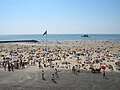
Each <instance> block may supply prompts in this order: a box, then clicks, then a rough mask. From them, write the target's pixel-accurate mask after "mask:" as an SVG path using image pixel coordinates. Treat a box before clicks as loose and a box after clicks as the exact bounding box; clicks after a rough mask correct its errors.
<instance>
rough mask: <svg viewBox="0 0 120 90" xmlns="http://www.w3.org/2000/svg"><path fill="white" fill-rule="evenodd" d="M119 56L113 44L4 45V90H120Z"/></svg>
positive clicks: (119, 45)
mask: <svg viewBox="0 0 120 90" xmlns="http://www.w3.org/2000/svg"><path fill="white" fill-rule="evenodd" d="M119 53H120V42H110V41H59V42H58V41H57V42H56V41H54V42H52V41H51V42H48V43H47V47H46V43H45V42H36V43H32V42H30V43H26V42H22V43H20V42H18V43H1V44H0V63H1V64H0V66H1V68H0V90H28V89H29V90H33V89H35V90H120V86H119V83H120V69H119V67H120V63H119V62H120V55H119ZM73 67H75V73H73V72H74V70H73ZM55 68H57V70H58V71H57V73H58V75H59V78H55V81H56V83H54V82H52V81H51V78H52V76H51V75H52V74H53V73H55ZM42 70H44V77H45V80H42V78H41V77H42V76H41V75H42V72H41V71H42ZM78 71H80V72H78ZM99 71H100V72H99ZM103 71H105V73H106V78H103V75H102V73H103Z"/></svg>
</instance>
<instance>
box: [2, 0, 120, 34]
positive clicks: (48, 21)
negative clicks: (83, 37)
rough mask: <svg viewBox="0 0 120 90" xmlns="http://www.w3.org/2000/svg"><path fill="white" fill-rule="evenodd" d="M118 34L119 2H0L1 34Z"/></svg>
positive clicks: (60, 0) (74, 0) (77, 0)
mask: <svg viewBox="0 0 120 90" xmlns="http://www.w3.org/2000/svg"><path fill="white" fill-rule="evenodd" d="M45 30H47V31H48V33H49V34H120V0H0V34H42V33H44V31H45Z"/></svg>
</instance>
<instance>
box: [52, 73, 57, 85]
mask: <svg viewBox="0 0 120 90" xmlns="http://www.w3.org/2000/svg"><path fill="white" fill-rule="evenodd" d="M51 81H52V82H54V83H57V82H56V81H55V75H54V74H52V78H51Z"/></svg>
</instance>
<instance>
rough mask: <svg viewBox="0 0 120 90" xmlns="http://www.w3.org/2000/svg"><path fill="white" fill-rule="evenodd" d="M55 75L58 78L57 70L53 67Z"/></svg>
mask: <svg viewBox="0 0 120 90" xmlns="http://www.w3.org/2000/svg"><path fill="white" fill-rule="evenodd" d="M55 76H56V78H59V76H58V70H57V69H56V68H55Z"/></svg>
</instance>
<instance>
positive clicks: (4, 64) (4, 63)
mask: <svg viewBox="0 0 120 90" xmlns="http://www.w3.org/2000/svg"><path fill="white" fill-rule="evenodd" d="M6 66H7V64H6V62H5V61H4V62H3V67H4V70H5V71H6V68H7V67H6Z"/></svg>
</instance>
